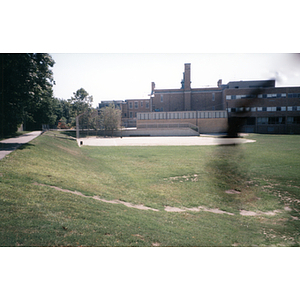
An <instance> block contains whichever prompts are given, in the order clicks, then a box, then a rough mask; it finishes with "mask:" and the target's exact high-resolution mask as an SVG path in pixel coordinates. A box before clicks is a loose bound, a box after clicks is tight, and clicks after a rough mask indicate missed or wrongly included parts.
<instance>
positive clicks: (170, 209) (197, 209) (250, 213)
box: [33, 182, 291, 217]
mask: <svg viewBox="0 0 300 300" xmlns="http://www.w3.org/2000/svg"><path fill="white" fill-rule="evenodd" d="M33 184H34V185H38V186H44V187H49V188H52V189H55V190H57V191H60V192H64V193H69V194H73V195H76V196H81V197H85V198H91V199H94V200H98V201H102V202H105V203H111V204H122V205H125V206H127V207H130V208H136V209H140V210H152V211H157V212H158V211H159V210H158V209H155V208H151V207H148V206H145V205H143V204H132V203H130V202H126V201H122V200H106V199H101V198H100V197H98V196H86V195H84V194H82V193H81V192H77V191H70V190H67V189H62V188H59V187H57V186H53V185H46V184H42V183H37V182H35V183H33ZM164 210H165V211H166V212H175V213H181V212H188V211H193V212H201V211H204V212H211V213H214V214H227V215H230V216H234V215H235V214H234V213H230V212H227V211H224V210H220V209H218V208H207V207H204V206H198V207H193V208H188V207H181V208H179V207H173V206H165V208H164ZM284 210H286V211H290V210H291V209H290V208H289V207H288V206H286V207H284ZM281 212H282V211H281V210H273V211H267V212H262V211H257V212H254V211H247V210H243V209H242V210H240V215H242V216H252V217H254V216H261V215H267V216H275V215H276V214H278V213H281Z"/></svg>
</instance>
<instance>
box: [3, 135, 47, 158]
mask: <svg viewBox="0 0 300 300" xmlns="http://www.w3.org/2000/svg"><path fill="white" fill-rule="evenodd" d="M41 133H42V131H32V132H30V133H26V134H23V135H20V136H18V137H15V138H10V139H6V140H2V141H0V160H1V159H3V158H4V157H5V156H6V155H8V154H9V153H11V152H12V151H14V150H16V149H18V148H19V147H21V146H22V145H24V144H27V143H29V142H30V141H32V140H33V139H35V138H36V137H38V136H39V135H41Z"/></svg>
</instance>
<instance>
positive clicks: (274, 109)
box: [267, 106, 276, 111]
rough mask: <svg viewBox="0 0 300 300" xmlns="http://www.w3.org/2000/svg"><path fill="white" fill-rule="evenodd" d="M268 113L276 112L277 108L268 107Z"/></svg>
mask: <svg viewBox="0 0 300 300" xmlns="http://www.w3.org/2000/svg"><path fill="white" fill-rule="evenodd" d="M267 111H276V107H275V106H274V107H267Z"/></svg>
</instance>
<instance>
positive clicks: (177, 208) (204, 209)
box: [165, 206, 234, 216]
mask: <svg viewBox="0 0 300 300" xmlns="http://www.w3.org/2000/svg"><path fill="white" fill-rule="evenodd" d="M165 211H168V212H185V211H196V212H199V211H207V212H212V213H215V214H227V215H232V216H234V214H233V213H229V212H227V211H223V210H220V209H218V208H206V207H204V206H198V207H193V208H187V207H183V208H179V207H172V206H165Z"/></svg>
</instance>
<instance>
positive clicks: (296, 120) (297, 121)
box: [287, 117, 300, 124]
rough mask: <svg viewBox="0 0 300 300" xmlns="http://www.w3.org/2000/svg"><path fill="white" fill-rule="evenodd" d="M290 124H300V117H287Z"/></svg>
mask: <svg viewBox="0 0 300 300" xmlns="http://www.w3.org/2000/svg"><path fill="white" fill-rule="evenodd" d="M287 123H288V124H300V117H287Z"/></svg>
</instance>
